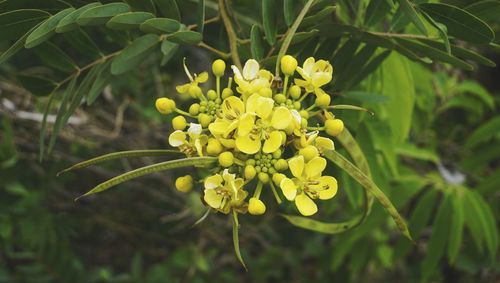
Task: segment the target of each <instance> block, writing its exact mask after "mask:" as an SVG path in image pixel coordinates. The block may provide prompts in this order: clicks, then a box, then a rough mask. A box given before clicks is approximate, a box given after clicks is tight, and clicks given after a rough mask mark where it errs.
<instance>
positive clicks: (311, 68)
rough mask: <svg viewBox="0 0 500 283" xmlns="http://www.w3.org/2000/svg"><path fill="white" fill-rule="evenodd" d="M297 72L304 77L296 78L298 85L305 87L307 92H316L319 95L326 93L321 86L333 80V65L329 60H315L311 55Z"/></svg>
mask: <svg viewBox="0 0 500 283" xmlns="http://www.w3.org/2000/svg"><path fill="white" fill-rule="evenodd" d="M297 72H298V73H299V74H300V75H301V76H302V78H303V79H295V84H296V85H298V86H300V87H303V88H305V89H306V91H307V92H314V93H315V94H316V95H317V96H320V95H326V93H325V92H324V91H323V90H322V89H321V87H322V86H324V85H325V84H327V83H329V82H330V81H331V80H332V73H333V67H332V65H331V64H330V63H329V62H328V61H325V60H318V61H315V59H314V58H313V57H309V58H307V59H306V61H305V62H304V65H303V66H302V68H301V67H297Z"/></svg>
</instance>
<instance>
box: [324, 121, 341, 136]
mask: <svg viewBox="0 0 500 283" xmlns="http://www.w3.org/2000/svg"><path fill="white" fill-rule="evenodd" d="M343 130H344V122H342V120H340V119H328V120H326V121H325V132H326V133H327V134H329V135H330V136H332V137H335V136H338V135H339V134H340V133H342V131H343Z"/></svg>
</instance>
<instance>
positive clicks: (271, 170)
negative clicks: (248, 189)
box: [267, 167, 276, 175]
mask: <svg viewBox="0 0 500 283" xmlns="http://www.w3.org/2000/svg"><path fill="white" fill-rule="evenodd" d="M267 173H268V174H270V175H272V174H274V173H276V169H274V167H271V168H269V170H267Z"/></svg>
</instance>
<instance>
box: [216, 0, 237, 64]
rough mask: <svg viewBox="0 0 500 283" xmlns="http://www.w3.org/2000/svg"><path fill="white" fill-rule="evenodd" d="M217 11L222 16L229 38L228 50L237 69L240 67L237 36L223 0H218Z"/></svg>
mask: <svg viewBox="0 0 500 283" xmlns="http://www.w3.org/2000/svg"><path fill="white" fill-rule="evenodd" d="M219 13H220V15H221V17H222V21H223V22H224V26H225V27H226V31H227V36H228V38H229V50H230V52H231V59H232V60H233V63H234V64H235V65H236V67H238V69H240V70H241V69H242V65H241V61H240V56H239V55H238V45H237V44H238V37H237V36H236V33H235V32H234V28H233V24H232V23H231V20H230V19H229V16H228V15H227V11H226V6H225V3H224V0H219Z"/></svg>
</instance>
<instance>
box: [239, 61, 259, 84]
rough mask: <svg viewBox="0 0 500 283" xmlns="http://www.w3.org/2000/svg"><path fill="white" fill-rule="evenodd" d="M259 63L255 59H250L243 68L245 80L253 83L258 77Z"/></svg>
mask: <svg viewBox="0 0 500 283" xmlns="http://www.w3.org/2000/svg"><path fill="white" fill-rule="evenodd" d="M259 69H260V66H259V63H258V62H257V61H255V60H254V59H250V60H248V61H247V62H246V63H245V66H243V78H244V79H245V80H247V81H251V80H253V79H255V78H256V77H257V73H259Z"/></svg>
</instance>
